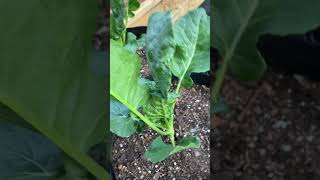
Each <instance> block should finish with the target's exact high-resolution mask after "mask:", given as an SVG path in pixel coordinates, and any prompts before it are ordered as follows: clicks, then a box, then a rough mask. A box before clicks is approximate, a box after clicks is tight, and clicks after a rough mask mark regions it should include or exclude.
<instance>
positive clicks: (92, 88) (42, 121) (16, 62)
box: [0, 0, 109, 180]
mask: <svg viewBox="0 0 320 180" xmlns="http://www.w3.org/2000/svg"><path fill="white" fill-rule="evenodd" d="M0 12H1V18H0V26H1V30H0V39H1V42H0V59H1V60H0V103H2V104H4V105H5V106H6V107H9V108H10V109H11V110H13V111H14V112H15V113H17V114H18V115H19V116H20V117H21V118H22V119H21V121H22V123H19V124H27V125H29V126H30V125H31V126H32V129H33V130H35V131H37V132H39V133H41V134H43V135H44V136H45V137H47V138H48V139H49V140H51V141H52V142H53V143H54V144H55V145H56V146H57V147H59V149H60V150H61V151H62V152H63V157H62V161H63V169H64V171H65V173H64V174H62V175H61V176H57V177H56V176H55V177H54V178H55V179H60V180H62V179H64V180H74V179H93V178H92V176H95V177H96V179H99V180H105V179H108V178H109V176H108V173H107V171H106V170H105V169H104V168H102V167H101V166H99V165H98V164H97V163H96V162H95V161H94V160H93V159H92V158H91V157H90V156H89V155H88V151H89V149H90V147H92V146H93V145H95V144H97V143H99V142H101V141H103V139H104V137H105V134H106V129H107V121H106V117H107V115H106V114H107V113H106V109H105V103H106V102H105V99H104V98H105V93H104V83H105V78H106V75H105V73H103V72H105V70H104V69H103V70H102V71H96V70H94V68H93V67H94V66H95V64H94V63H92V62H93V61H92V60H93V59H92V56H91V55H90V49H91V47H90V46H91V39H92V35H93V34H94V32H95V30H96V23H95V22H96V19H97V15H98V1H85V0H80V1H79V0H65V1H37V0H30V1H21V2H19V3H15V2H13V1H10V0H4V1H1V2H0ZM16 12H19V13H16ZM95 57H96V58H97V57H99V60H100V61H102V62H103V63H105V61H104V60H103V59H104V57H105V55H103V56H95ZM101 57H102V58H101ZM99 67H102V68H104V67H106V66H99ZM0 111H1V110H0ZM0 121H6V122H8V121H9V122H11V123H12V122H14V121H15V120H14V119H11V118H9V119H6V120H3V119H1V120H0ZM16 143H19V142H16ZM19 146H22V144H19ZM18 155H19V154H17V156H18ZM10 160H12V162H11V161H8V162H7V161H6V162H2V161H1V162H0V164H1V167H3V166H4V164H3V163H12V164H13V163H20V162H19V161H18V162H13V161H14V160H15V159H14V158H12V159H10ZM19 168H21V169H17V170H16V172H17V173H21V171H22V172H23V171H24V169H23V167H22V166H21V167H19ZM1 170H3V169H1ZM25 172H29V171H27V170H26V171H25ZM35 172H36V171H35ZM88 172H89V173H90V174H91V175H88V174H89V173H88ZM3 173H4V172H0V177H2V176H1V175H2V174H3ZM29 178H30V177H29ZM1 179H2V178H1ZM21 179H28V177H27V176H26V177H25V178H21ZM43 179H44V178H43Z"/></svg>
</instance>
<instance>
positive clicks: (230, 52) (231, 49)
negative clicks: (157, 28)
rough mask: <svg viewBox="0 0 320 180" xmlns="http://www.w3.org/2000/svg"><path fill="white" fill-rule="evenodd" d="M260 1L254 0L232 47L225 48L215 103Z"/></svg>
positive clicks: (214, 90)
mask: <svg viewBox="0 0 320 180" xmlns="http://www.w3.org/2000/svg"><path fill="white" fill-rule="evenodd" d="M258 2H259V1H257V0H254V1H252V6H250V9H249V10H248V12H247V13H246V14H247V15H246V16H245V17H244V18H243V23H241V26H240V27H239V30H238V31H237V33H236V34H235V36H234V38H233V41H232V43H231V45H230V47H228V48H226V50H225V51H226V53H225V54H226V55H225V57H223V61H222V64H221V67H220V68H219V69H218V72H217V75H216V80H215V82H214V84H213V88H212V91H211V97H212V98H213V102H214V103H217V102H218V101H219V94H220V90H221V87H222V83H223V80H224V76H225V74H226V71H227V67H228V64H229V61H230V60H231V58H232V57H233V56H234V53H235V50H236V47H237V45H238V44H239V42H240V41H241V37H242V35H243V34H244V33H245V30H246V28H247V27H248V24H249V22H251V21H250V19H251V18H252V15H253V14H254V12H255V10H256V8H257V7H258V5H259V4H258Z"/></svg>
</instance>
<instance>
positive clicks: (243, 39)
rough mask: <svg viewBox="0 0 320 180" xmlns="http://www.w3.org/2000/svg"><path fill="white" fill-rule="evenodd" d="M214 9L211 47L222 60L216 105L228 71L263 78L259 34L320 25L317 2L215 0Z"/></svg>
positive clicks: (241, 76)
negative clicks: (258, 45)
mask: <svg viewBox="0 0 320 180" xmlns="http://www.w3.org/2000/svg"><path fill="white" fill-rule="evenodd" d="M211 7H212V11H213V22H212V31H213V32H212V34H213V35H212V36H211V39H212V40H211V43H212V44H211V45H212V46H213V47H215V48H217V49H218V50H219V53H220V55H221V58H222V63H221V64H220V65H219V69H218V71H217V73H216V76H215V77H216V78H215V81H214V83H213V87H212V89H211V97H212V101H213V104H219V103H220V102H221V101H220V100H219V94H220V89H221V87H222V84H223V80H224V76H225V74H226V72H227V70H230V72H231V73H232V74H233V75H235V76H236V77H237V78H239V79H241V80H258V79H260V78H261V77H262V75H263V73H264V72H265V70H266V63H265V61H264V59H263V57H262V56H261V54H260V52H259V51H258V50H257V48H256V44H257V41H258V38H259V36H260V35H263V34H273V35H282V36H284V35H288V34H298V33H305V32H306V31H308V30H311V29H313V28H316V27H317V26H318V25H319V24H320V23H319V18H320V11H319V10H318V7H320V1H318V0H311V1H308V3H305V2H304V1H302V0H282V1H278V0H269V1H264V0H242V1H240V0H215V1H212V5H211ZM297 11H299V13H298V14H297Z"/></svg>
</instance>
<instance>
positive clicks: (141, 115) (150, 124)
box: [110, 90, 170, 136]
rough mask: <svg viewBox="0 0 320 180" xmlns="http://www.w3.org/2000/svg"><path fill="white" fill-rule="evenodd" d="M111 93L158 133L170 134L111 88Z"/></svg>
mask: <svg viewBox="0 0 320 180" xmlns="http://www.w3.org/2000/svg"><path fill="white" fill-rule="evenodd" d="M110 94H111V96H113V97H114V98H116V99H117V100H118V101H120V102H121V103H122V104H123V105H125V106H126V107H127V108H128V109H129V110H130V111H131V112H132V113H133V114H135V115H136V116H138V117H139V118H140V119H141V120H142V121H143V122H144V123H146V124H147V125H148V126H149V127H150V128H151V129H153V130H154V131H156V132H157V133H159V134H161V135H163V136H166V135H169V134H170V132H165V131H162V130H161V129H159V128H158V127H157V125H156V124H154V123H153V122H151V121H150V120H149V119H148V118H146V117H145V116H144V115H143V114H141V113H140V112H139V111H137V110H136V108H134V107H132V106H131V105H130V104H129V103H127V101H125V100H124V99H122V98H121V97H120V96H118V95H116V94H115V93H114V92H113V91H111V90H110Z"/></svg>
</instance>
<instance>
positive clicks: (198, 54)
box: [171, 8, 210, 87]
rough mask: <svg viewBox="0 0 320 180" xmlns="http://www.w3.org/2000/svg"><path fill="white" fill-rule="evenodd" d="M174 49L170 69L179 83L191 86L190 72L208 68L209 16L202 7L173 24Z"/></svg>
mask: <svg viewBox="0 0 320 180" xmlns="http://www.w3.org/2000/svg"><path fill="white" fill-rule="evenodd" d="M174 36H175V37H174V38H175V41H176V51H175V54H174V57H173V60H172V62H171V69H172V72H173V74H174V75H175V76H177V77H178V78H179V79H180V81H181V84H182V85H183V86H185V87H191V86H192V84H193V82H192V79H191V77H190V74H191V73H192V72H206V71H209V70H210V38H209V37H210V17H209V16H207V14H206V12H205V10H204V9H202V8H200V9H196V10H193V11H191V12H189V13H188V14H187V15H185V16H184V17H182V18H181V19H180V20H179V21H177V22H176V24H175V25H174Z"/></svg>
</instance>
